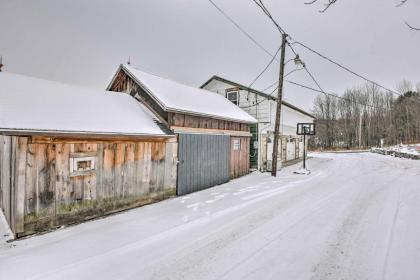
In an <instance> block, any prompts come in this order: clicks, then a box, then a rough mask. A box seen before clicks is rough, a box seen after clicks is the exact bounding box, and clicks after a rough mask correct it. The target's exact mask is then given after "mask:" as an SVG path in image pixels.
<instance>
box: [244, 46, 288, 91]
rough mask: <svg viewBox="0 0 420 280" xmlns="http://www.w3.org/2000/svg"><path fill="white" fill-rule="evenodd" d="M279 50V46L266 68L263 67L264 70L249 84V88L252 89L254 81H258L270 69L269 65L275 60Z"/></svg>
mask: <svg viewBox="0 0 420 280" xmlns="http://www.w3.org/2000/svg"><path fill="white" fill-rule="evenodd" d="M280 49H281V46H280V47H279V48H278V49H277V51H276V53H275V54H274V56H273V57H272V58H271V60H270V61H269V63H268V64H267V66H265V68H264V69H263V70H262V71H261V73H260V74H258V76H257V77H256V78H255V79H254V80H253V81H252V82H251V83H250V84H249V86H248V87H249V88H250V87H252V86H253V85H254V84H255V82H256V81H258V79H259V78H260V77H261V76H262V75H263V74H264V73H265V71H267V69H268V67H270V65H271V64H272V63H273V61H274V60H275V59H276V57H277V54H278V53H279V51H280Z"/></svg>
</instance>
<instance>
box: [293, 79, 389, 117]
mask: <svg viewBox="0 0 420 280" xmlns="http://www.w3.org/2000/svg"><path fill="white" fill-rule="evenodd" d="M285 81H286V82H288V83H289V84H292V85H295V86H299V87H301V88H305V89H308V90H311V91H315V92H319V93H323V94H325V95H328V96H331V97H335V98H339V99H342V100H345V101H348V102H351V103H354V104H357V105H361V106H366V107H371V108H374V109H381V110H388V109H387V108H385V107H378V106H374V105H370V104H366V103H360V102H357V101H355V100H351V99H350V98H346V97H343V96H340V95H337V94H334V93H328V92H324V91H320V90H318V89H315V88H312V87H309V86H307V85H303V84H299V83H296V82H293V81H289V80H285Z"/></svg>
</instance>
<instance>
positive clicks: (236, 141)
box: [233, 139, 241, 151]
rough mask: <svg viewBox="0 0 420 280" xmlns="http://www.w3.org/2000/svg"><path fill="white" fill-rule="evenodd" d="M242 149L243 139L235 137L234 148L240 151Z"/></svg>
mask: <svg viewBox="0 0 420 280" xmlns="http://www.w3.org/2000/svg"><path fill="white" fill-rule="evenodd" d="M240 149H241V140H240V139H233V150H234V151H239V150H240Z"/></svg>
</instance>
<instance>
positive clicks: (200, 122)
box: [168, 113, 249, 132]
mask: <svg viewBox="0 0 420 280" xmlns="http://www.w3.org/2000/svg"><path fill="white" fill-rule="evenodd" d="M168 124H169V126H177V127H191V128H204V129H206V128H207V129H218V130H234V131H247V132H248V131H249V125H248V124H246V123H238V122H233V121H226V120H219V119H214V118H208V117H201V116H193V115H188V114H181V113H169V119H168Z"/></svg>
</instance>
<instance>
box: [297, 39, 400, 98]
mask: <svg viewBox="0 0 420 280" xmlns="http://www.w3.org/2000/svg"><path fill="white" fill-rule="evenodd" d="M292 44H298V45H300V46H302V47H303V48H305V49H307V50H308V51H311V52H312V53H314V54H316V55H318V56H319V57H321V58H323V59H325V60H327V61H329V62H331V63H332V64H334V65H336V66H338V67H340V68H341V69H344V70H346V71H347V72H349V73H351V74H353V75H355V76H357V77H359V78H361V79H363V80H365V81H366V82H369V83H372V84H374V85H376V86H378V87H380V88H382V89H384V90H386V91H389V92H391V93H393V94H396V95H398V96H401V95H402V94H401V93H399V92H396V91H394V90H392V89H389V88H386V87H384V86H382V85H381V84H379V83H377V82H375V81H372V80H370V79H368V78H366V77H365V76H363V75H361V74H358V73H356V72H355V71H353V70H351V69H350V68H348V67H346V66H344V65H342V64H340V63H338V62H336V61H334V60H333V59H331V58H329V57H327V56H325V55H323V54H321V53H320V52H318V51H316V50H314V49H313V48H311V47H309V46H307V45H306V44H303V43H302V42H299V41H294V42H293V43H292ZM290 45H291V44H290Z"/></svg>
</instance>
